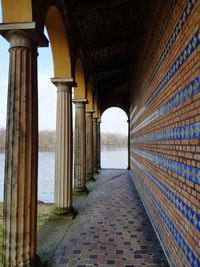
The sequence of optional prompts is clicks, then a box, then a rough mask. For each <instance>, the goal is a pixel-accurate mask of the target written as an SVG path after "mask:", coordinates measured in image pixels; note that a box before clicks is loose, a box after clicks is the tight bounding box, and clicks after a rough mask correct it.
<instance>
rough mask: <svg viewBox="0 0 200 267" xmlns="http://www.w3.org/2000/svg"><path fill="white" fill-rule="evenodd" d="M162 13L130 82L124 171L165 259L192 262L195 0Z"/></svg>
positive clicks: (198, 61)
mask: <svg viewBox="0 0 200 267" xmlns="http://www.w3.org/2000/svg"><path fill="white" fill-rule="evenodd" d="M167 14H168V15H167V16H165V17H164V16H161V17H160V21H158V22H157V23H158V24H159V25H161V24H162V27H160V29H161V30H160V31H158V32H157V33H155V37H154V38H155V45H154V46H153V47H152V51H150V53H148V54H147V53H146V51H144V52H143V53H144V55H145V56H144V55H141V58H145V61H144V62H143V64H141V68H140V67H138V74H137V73H136V76H137V79H135V80H136V82H134V83H133V85H132V95H131V110H130V122H131V141H130V142H131V169H132V177H133V180H134V182H135V184H136V187H137V190H138V192H139V194H140V196H141V198H142V200H143V203H144V205H145V207H146V209H147V212H148V214H149V216H150V218H151V220H152V223H153V224H154V226H155V229H156V231H157V233H158V235H159V237H160V240H161V242H162V244H163V246H164V248H165V250H166V253H167V255H168V257H169V259H170V262H171V263H172V265H173V264H174V266H176V267H183V266H195V267H197V266H198V267H199V266H200V0H177V1H173V0H172V1H171V6H170V8H169V12H167ZM159 36H162V38H160V37H159ZM149 39H152V38H151V36H149ZM148 51H149V50H148ZM145 53H146V54H145ZM142 68H144V70H143V69H142Z"/></svg>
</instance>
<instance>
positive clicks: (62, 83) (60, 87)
mask: <svg viewBox="0 0 200 267" xmlns="http://www.w3.org/2000/svg"><path fill="white" fill-rule="evenodd" d="M51 82H52V83H53V84H54V85H55V86H56V87H57V93H60V92H68V91H69V90H70V91H71V88H72V87H74V86H76V82H75V81H74V79H73V78H51Z"/></svg>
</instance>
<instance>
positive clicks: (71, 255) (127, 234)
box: [50, 170, 169, 267]
mask: <svg viewBox="0 0 200 267" xmlns="http://www.w3.org/2000/svg"><path fill="white" fill-rule="evenodd" d="M50 266H51V267H89V266H110V267H112V266H116V267H123V266H124V267H139V266H147V267H153V266H154V267H162V266H165V267H166V266H169V265H168V263H167V261H166V258H165V255H164V253H163V250H162V248H161V246H160V244H159V241H158V239H157V237H156V235H155V232H154V230H153V227H152V226H151V223H150V220H149V219H148V216H147V214H146V212H145V210H144V208H143V205H142V202H141V200H140V198H139V195H138V193H137V191H136V189H135V187H134V184H133V182H132V180H131V178H130V176H129V173H128V171H126V170H102V171H101V174H100V175H99V176H98V177H97V181H96V183H95V185H94V187H93V190H92V192H90V194H89V195H88V197H87V199H86V201H85V202H84V203H83V205H82V207H81V208H80V210H79V214H78V215H77V217H76V218H75V219H74V222H73V225H72V226H71V227H70V229H69V231H68V232H67V233H66V235H65V236H64V238H63V240H62V242H61V243H60V245H59V247H58V249H57V251H56V253H55V255H54V258H53V260H52V263H51V264H50Z"/></svg>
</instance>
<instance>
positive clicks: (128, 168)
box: [127, 120, 130, 170]
mask: <svg viewBox="0 0 200 267" xmlns="http://www.w3.org/2000/svg"><path fill="white" fill-rule="evenodd" d="M127 122H128V167H127V170H130V120H127Z"/></svg>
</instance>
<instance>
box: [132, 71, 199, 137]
mask: <svg viewBox="0 0 200 267" xmlns="http://www.w3.org/2000/svg"><path fill="white" fill-rule="evenodd" d="M199 92H200V76H197V77H196V78H195V79H194V80H193V81H192V82H190V83H189V84H188V85H187V86H185V87H184V88H183V89H182V90H180V91H179V92H178V93H177V94H176V95H175V96H173V97H172V98H171V99H169V100H168V101H167V102H166V103H165V104H164V105H162V106H161V107H160V108H159V109H158V110H156V111H155V112H154V113H153V114H152V115H150V116H149V117H148V118H146V119H145V120H144V121H143V122H141V123H140V124H139V125H138V126H137V127H135V128H134V129H133V130H132V131H131V134H132V133H135V132H137V131H138V130H140V129H141V128H143V127H145V126H146V125H148V124H149V123H150V122H152V121H154V120H156V119H157V118H158V117H160V116H162V115H164V114H166V113H167V112H169V111H170V110H172V109H173V108H175V107H177V106H179V105H180V104H182V103H183V102H185V101H186V100H188V99H189V98H191V97H192V96H194V95H196V94H197V93H199Z"/></svg>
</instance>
